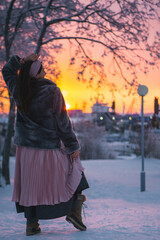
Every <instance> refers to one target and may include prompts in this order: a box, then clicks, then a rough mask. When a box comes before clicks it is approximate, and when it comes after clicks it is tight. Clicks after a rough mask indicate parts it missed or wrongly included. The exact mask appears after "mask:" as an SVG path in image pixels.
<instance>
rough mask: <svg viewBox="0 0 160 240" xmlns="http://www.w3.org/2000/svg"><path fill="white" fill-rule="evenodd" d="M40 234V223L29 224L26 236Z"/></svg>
mask: <svg viewBox="0 0 160 240" xmlns="http://www.w3.org/2000/svg"><path fill="white" fill-rule="evenodd" d="M40 232H41V229H40V227H39V224H38V222H36V223H32V224H28V223H27V227H26V235H27V236H31V235H35V234H37V233H40Z"/></svg>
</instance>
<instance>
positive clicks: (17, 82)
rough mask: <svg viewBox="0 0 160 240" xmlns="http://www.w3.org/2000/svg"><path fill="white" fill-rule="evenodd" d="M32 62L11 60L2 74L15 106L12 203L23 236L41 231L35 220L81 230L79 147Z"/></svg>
mask: <svg viewBox="0 0 160 240" xmlns="http://www.w3.org/2000/svg"><path fill="white" fill-rule="evenodd" d="M38 57H39V56H38V55H37V54H34V53H33V54H31V55H29V56H27V57H26V58H23V59H21V58H19V57H18V56H16V55H14V56H12V57H11V58H10V60H9V61H8V63H7V64H6V65H5V66H4V67H3V69H2V74H3V78H4V80H5V82H6V84H7V87H8V89H9V92H10V94H11V95H12V96H13V98H14V99H15V102H16V105H17V117H16V126H15V136H14V142H15V144H16V165H15V177H14V190H13V197H12V200H13V201H14V202H16V209H17V212H18V213H20V212H24V216H25V218H26V219H27V224H26V235H27V236H29V235H34V234H37V233H39V232H40V231H41V229H40V227H39V223H38V220H39V219H53V218H57V217H62V216H66V220H67V221H68V222H71V223H72V224H73V225H74V226H75V227H76V228H77V229H79V230H82V231H83V230H86V226H85V225H84V224H83V222H82V217H81V208H82V204H83V202H84V201H85V200H86V198H85V195H83V194H82V190H84V189H87V188H88V187H89V186H88V183H87V180H86V178H85V176H84V173H83V170H84V168H83V167H82V165H81V162H80V159H79V154H80V146H79V142H78V140H77V138H76V136H75V133H74V132H73V129H72V125H71V122H70V119H69V117H68V115H67V112H66V107H65V101H64V99H63V96H62V94H61V91H60V89H59V88H58V87H57V86H56V84H55V83H53V82H52V81H50V80H48V79H45V78H44V76H45V71H44V69H43V66H42V64H41V62H40V61H39V60H38ZM17 72H18V74H17ZM61 141H62V142H63V146H64V147H62V144H61Z"/></svg>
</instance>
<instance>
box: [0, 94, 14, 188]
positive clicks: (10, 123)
mask: <svg viewBox="0 0 160 240" xmlns="http://www.w3.org/2000/svg"><path fill="white" fill-rule="evenodd" d="M14 122H15V102H14V99H13V98H10V112H9V116H8V128H7V132H6V136H5V142H4V148H3V162H2V176H3V177H4V179H5V182H6V184H7V185H8V184H10V171H9V157H10V149H11V140H12V136H13V130H14Z"/></svg>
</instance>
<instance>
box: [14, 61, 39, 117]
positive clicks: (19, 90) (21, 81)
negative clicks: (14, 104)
mask: <svg viewBox="0 0 160 240" xmlns="http://www.w3.org/2000/svg"><path fill="white" fill-rule="evenodd" d="M32 63H33V62H32V61H28V62H25V63H24V64H23V65H22V67H21V69H20V72H19V75H17V79H16V98H17V100H18V106H19V108H20V110H21V111H22V112H24V113H28V111H29V106H30V103H31V101H32V98H33V97H34V91H35V90H36V89H34V88H33V86H32V85H33V84H32V82H33V81H34V79H33V78H31V77H30V76H29V71H30V68H31V65H32Z"/></svg>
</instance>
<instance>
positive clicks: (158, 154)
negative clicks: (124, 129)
mask: <svg viewBox="0 0 160 240" xmlns="http://www.w3.org/2000/svg"><path fill="white" fill-rule="evenodd" d="M131 143H132V144H133V152H134V153H135V154H136V155H138V156H139V155H141V131H138V132H136V133H132V137H131ZM144 155H145V157H154V158H158V159H160V133H159V132H156V131H155V130H154V129H145V132H144Z"/></svg>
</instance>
